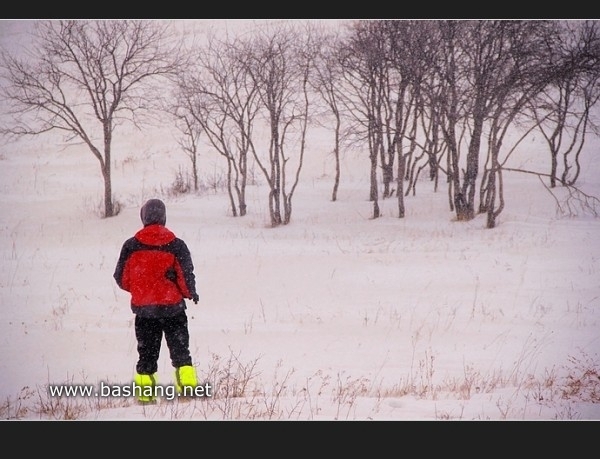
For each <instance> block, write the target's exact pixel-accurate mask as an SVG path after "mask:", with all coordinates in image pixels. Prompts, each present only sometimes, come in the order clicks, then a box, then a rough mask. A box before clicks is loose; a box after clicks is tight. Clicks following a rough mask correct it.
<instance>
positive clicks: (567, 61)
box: [531, 21, 600, 188]
mask: <svg viewBox="0 0 600 459" xmlns="http://www.w3.org/2000/svg"><path fill="white" fill-rule="evenodd" d="M558 27H559V33H557V34H555V35H554V40H553V41H550V42H549V46H550V47H551V48H552V49H551V51H552V53H553V55H554V59H555V60H556V61H557V64H560V65H561V66H562V70H561V73H560V75H559V78H557V79H556V80H555V81H554V82H553V84H551V85H550V86H549V87H548V88H547V89H546V90H545V91H544V92H543V93H542V94H541V95H540V97H539V98H538V100H536V101H535V102H533V103H532V104H531V112H532V113H533V116H534V118H535V120H536V122H537V124H538V129H539V131H540V132H541V133H542V135H543V137H544V139H545V140H546V143H547V144H548V148H549V150H550V174H549V177H550V187H551V188H554V187H555V186H556V184H557V180H558V181H560V183H562V184H563V185H564V184H569V185H573V184H575V182H576V181H577V178H578V176H579V173H580V171H581V165H580V163H579V156H580V153H581V151H582V149H583V146H584V144H585V140H586V135H587V134H588V132H589V131H590V129H592V128H593V125H592V119H591V118H590V115H591V110H592V108H593V107H594V106H595V105H596V104H597V103H598V100H599V99H600V85H599V84H598V82H599V81H600V28H599V26H598V23H597V22H594V21H575V22H570V21H565V22H561V23H560V24H558ZM561 155H562V166H563V169H562V174H559V159H560V156H561ZM559 175H560V177H559Z"/></svg>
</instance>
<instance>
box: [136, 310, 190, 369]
mask: <svg viewBox="0 0 600 459" xmlns="http://www.w3.org/2000/svg"><path fill="white" fill-rule="evenodd" d="M163 333H164V335H165V339H166V341H167V347H168V348H169V354H170V357H171V364H172V365H173V366H174V367H175V368H179V367H181V366H184V365H191V364H192V357H191V355H190V349H189V347H190V335H189V332H188V319H187V315H186V314H185V311H181V313H180V314H177V315H176V316H173V317H160V318H154V317H140V316H138V315H136V316H135V337H136V339H137V350H138V355H139V360H138V362H137V365H136V371H137V372H138V373H139V374H145V375H151V374H154V373H156V372H157V370H158V356H159V354H160V345H161V341H162V337H163Z"/></svg>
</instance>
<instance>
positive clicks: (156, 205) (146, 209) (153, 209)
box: [140, 199, 167, 226]
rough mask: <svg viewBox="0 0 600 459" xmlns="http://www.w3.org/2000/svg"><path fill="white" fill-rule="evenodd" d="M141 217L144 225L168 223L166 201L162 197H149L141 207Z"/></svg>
mask: <svg viewBox="0 0 600 459" xmlns="http://www.w3.org/2000/svg"><path fill="white" fill-rule="evenodd" d="M140 218H141V219H142V223H143V224H144V226H148V225H156V224H159V225H163V226H165V224H166V223H167V210H166V208H165V203H164V202H162V201H161V200H160V199H149V200H148V201H146V204H144V205H143V206H142V208H141V209H140Z"/></svg>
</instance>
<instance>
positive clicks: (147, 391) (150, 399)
mask: <svg viewBox="0 0 600 459" xmlns="http://www.w3.org/2000/svg"><path fill="white" fill-rule="evenodd" d="M133 382H134V384H135V385H137V386H139V388H136V389H135V395H136V397H137V399H138V401H139V402H140V403H156V391H155V387H156V373H155V374H153V375H141V374H139V373H136V374H135V377H134V378H133Z"/></svg>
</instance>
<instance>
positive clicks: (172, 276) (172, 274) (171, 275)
mask: <svg viewBox="0 0 600 459" xmlns="http://www.w3.org/2000/svg"><path fill="white" fill-rule="evenodd" d="M165 277H166V278H167V279H168V280H170V281H171V282H177V272H176V271H175V268H173V267H171V268H169V269H167V271H166V272H165Z"/></svg>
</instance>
